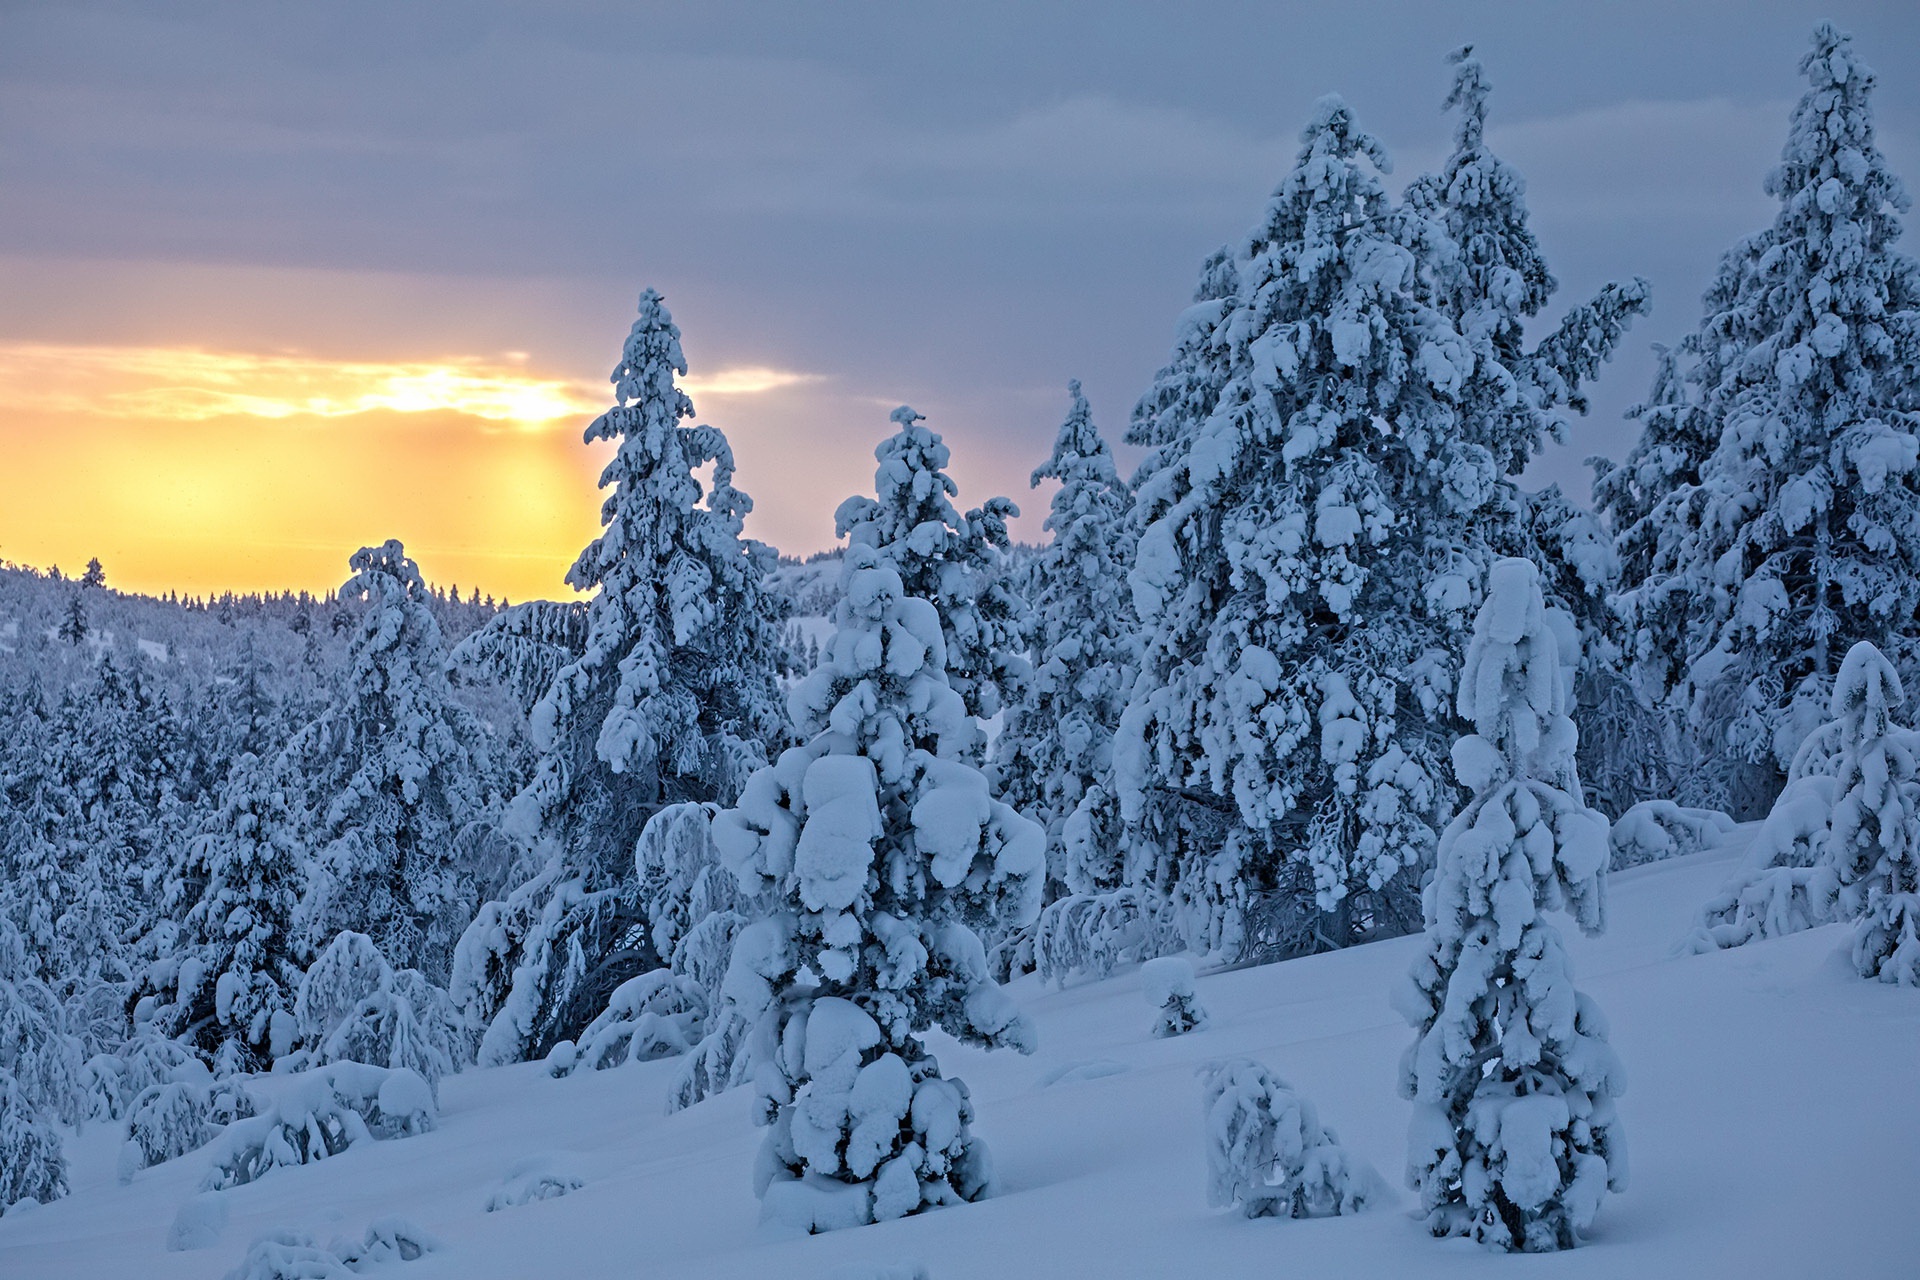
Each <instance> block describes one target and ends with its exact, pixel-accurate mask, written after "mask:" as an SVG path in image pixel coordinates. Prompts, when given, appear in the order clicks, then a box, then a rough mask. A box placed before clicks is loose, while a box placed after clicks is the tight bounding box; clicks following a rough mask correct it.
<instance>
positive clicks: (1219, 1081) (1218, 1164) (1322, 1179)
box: [1200, 1058, 1379, 1218]
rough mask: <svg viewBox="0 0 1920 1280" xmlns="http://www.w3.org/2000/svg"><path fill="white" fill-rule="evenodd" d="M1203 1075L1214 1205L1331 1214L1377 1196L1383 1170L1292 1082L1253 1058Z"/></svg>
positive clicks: (1253, 1214) (1257, 1214)
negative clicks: (1325, 1122)
mask: <svg viewBox="0 0 1920 1280" xmlns="http://www.w3.org/2000/svg"><path fill="white" fill-rule="evenodd" d="M1200 1074H1201V1077H1202V1079H1203V1080H1204V1082H1205V1088H1204V1093H1203V1099H1202V1103H1203V1109H1204V1112H1205V1115H1206V1135H1207V1202H1208V1203H1209V1204H1212V1205H1214V1206H1215V1207H1217V1208H1226V1207H1227V1206H1229V1205H1234V1204H1238V1205H1239V1206H1240V1211H1241V1212H1242V1213H1244V1214H1245V1215H1246V1216H1247V1217H1249V1218H1278V1217H1289V1218H1324V1217H1330V1216H1333V1215H1335V1214H1341V1213H1354V1212H1357V1211H1359V1210H1360V1209H1362V1208H1364V1207H1365V1206H1366V1204H1367V1202H1368V1201H1369V1200H1370V1199H1372V1198H1373V1196H1374V1190H1375V1188H1376V1187H1377V1186H1378V1185H1379V1175H1377V1174H1375V1173H1374V1172H1373V1170H1372V1169H1371V1168H1370V1167H1369V1166H1367V1165H1366V1164H1365V1163H1363V1162H1360V1161H1356V1160H1354V1159H1353V1158H1352V1157H1351V1156H1349V1155H1348V1154H1347V1150H1346V1148H1345V1147H1342V1146H1341V1145H1340V1141H1339V1139H1338V1138H1337V1137H1335V1135H1334V1132H1333V1130H1331V1129H1328V1128H1326V1127H1324V1126H1322V1125H1321V1123H1320V1118H1319V1115H1318V1114H1317V1113H1316V1112H1315V1111H1314V1108H1313V1104H1312V1103H1311V1102H1309V1101H1307V1100H1306V1099H1305V1098H1303V1097H1301V1096H1300V1095H1299V1094H1298V1093H1295V1092H1294V1090H1293V1088H1292V1086H1291V1085H1289V1084H1288V1083H1287V1082H1286V1081H1284V1080H1282V1079H1280V1078H1279V1077H1278V1076H1276V1075H1274V1074H1273V1073H1272V1072H1271V1071H1269V1070H1267V1069H1266V1067H1264V1066H1262V1065H1261V1064H1260V1063H1258V1062H1254V1061H1252V1060H1251V1059H1247V1058H1237V1059H1233V1060H1231V1061H1227V1062H1216V1063H1212V1064H1210V1065H1208V1066H1206V1067H1203V1068H1201V1071H1200Z"/></svg>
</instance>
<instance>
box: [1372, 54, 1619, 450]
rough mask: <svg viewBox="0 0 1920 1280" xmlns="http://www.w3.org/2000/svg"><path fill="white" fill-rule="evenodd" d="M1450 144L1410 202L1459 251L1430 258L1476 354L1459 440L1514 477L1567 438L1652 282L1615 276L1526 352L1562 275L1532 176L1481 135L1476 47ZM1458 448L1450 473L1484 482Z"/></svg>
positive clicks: (1437, 292) (1448, 310)
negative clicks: (1536, 219)
mask: <svg viewBox="0 0 1920 1280" xmlns="http://www.w3.org/2000/svg"><path fill="white" fill-rule="evenodd" d="M1449 61H1451V62H1452V63H1453V64H1454V78H1453V88H1452V91H1451V92H1450V93H1449V94H1448V96H1447V101H1446V106H1447V107H1448V108H1449V109H1454V108H1457V109H1458V110H1459V118H1458V121H1457V123H1456V124H1455V126H1454V147H1453V152H1452V154H1451V155H1449V156H1448V158H1447V161H1446V163H1445V164H1444V165H1443V166H1441V170H1440V172H1439V173H1438V174H1433V175H1428V176H1424V177H1421V178H1419V179H1417V180H1416V181H1415V182H1414V183H1413V184H1412V185H1411V186H1410V187H1409V188H1408V191H1407V203H1408V204H1409V205H1410V206H1411V207H1412V208H1413V209H1415V210H1416V211H1418V212H1419V213H1421V214H1423V215H1425V216H1426V217H1427V218H1429V219H1430V220H1431V221H1432V222H1433V223H1434V224H1436V225H1437V226H1438V227H1439V228H1440V229H1441V230H1442V231H1443V232H1444V233H1445V235H1446V238H1447V239H1448V240H1449V241H1450V242H1451V249H1452V251H1451V252H1450V253H1449V252H1442V253H1439V254H1437V255H1435V257H1434V258H1433V259H1431V261H1430V266H1431V275H1430V277H1429V281H1430V284H1429V290H1430V294H1431V297H1432V301H1433V302H1434V304H1435V305H1436V306H1437V307H1439V309H1440V310H1441V311H1442V312H1443V313H1444V314H1446V315H1447V316H1448V317H1449V318H1450V319H1452V321H1453V323H1454V327H1455V328H1456V329H1457V330H1458V331H1459V334H1460V336H1461V338H1463V339H1464V340H1465V341H1466V342H1467V343H1468V344H1469V345H1470V346H1471V347H1472V348H1473V349H1474V353H1475V355H1476V356H1477V357H1479V358H1478V359H1477V360H1475V362H1474V364H1473V366H1472V369H1471V371H1470V372H1469V373H1467V375H1466V377H1465V379H1464V382H1463V384H1462V386H1461V389H1460V392H1459V394H1458V402H1459V417H1460V423H1459V427H1458V429H1457V430H1458V434H1459V436H1460V437H1461V438H1462V439H1463V440H1465V441H1467V442H1469V443H1470V444H1472V445H1478V446H1479V447H1480V448H1483V449H1486V450H1487V451H1488V452H1489V453H1490V454H1492V457H1493V462H1494V464H1495V466H1496V468H1497V472H1496V474H1499V475H1503V476H1512V475H1517V474H1519V472H1520V471H1521V470H1522V469H1524V468H1525V467H1526V465H1527V463H1528V462H1529V461H1531V460H1532V458H1533V456H1534V455H1535V454H1537V453H1539V452H1540V450H1541V448H1542V447H1543V446H1544V445H1545V444H1546V442H1547V441H1549V440H1552V441H1556V442H1559V443H1563V444H1564V443H1565V442H1566V437H1567V425H1568V413H1569V411H1572V412H1581V413H1584V412H1585V411H1586V407H1587V405H1586V400H1585V398H1584V397H1583V396H1582V394H1581V386H1582V384H1584V383H1586V382H1589V381H1591V380H1592V379H1593V378H1594V377H1595V376H1596V375H1597V374H1598V373H1599V371H1600V366H1601V365H1602V364H1603V363H1605V361H1606V360H1607V359H1608V358H1609V357H1610V356H1611V355H1612V354H1613V351H1614V348H1615V347H1616V346H1618V345H1619V342H1620V339H1621V337H1622V336H1624V334H1625V333H1626V329H1627V326H1628V325H1629V324H1630V323H1631V322H1632V320H1633V318H1634V317H1635V316H1636V315H1640V314H1642V313H1644V312H1645V311H1646V309H1647V300H1648V289H1647V282H1646V281H1645V280H1642V279H1639V278H1635V279H1632V280H1629V281H1627V282H1625V283H1617V282H1616V283H1611V284H1608V285H1606V286H1605V287H1604V288H1602V289H1601V290H1600V292H1599V293H1597V294H1595V295H1594V296H1593V298H1591V299H1590V300H1589V301H1587V302H1585V303H1583V304H1581V305H1580V306H1577V307H1574V308H1573V309H1572V310H1570V311H1569V312H1568V313H1567V315H1566V316H1565V318H1563V319H1562V320H1561V322H1560V323H1559V325H1558V326H1556V327H1555V329H1554V331H1553V332H1552V333H1550V334H1548V335H1547V336H1546V337H1545V338H1544V339H1542V340H1541V341H1540V342H1539V343H1538V344H1536V345H1535V346H1534V348H1533V349H1532V350H1531V351H1529V350H1528V349H1527V347H1526V331H1525V330H1526V323H1527V321H1528V320H1530V319H1531V318H1532V317H1534V316H1535V315H1537V314H1539V312H1540V309H1541V308H1542V307H1544V306H1545V305H1546V304H1547V302H1548V301H1549V300H1550V299H1551V298H1552V296H1553V293H1554V290H1555V289H1557V288H1558V287H1559V286H1558V283H1557V282H1556V281H1555V280H1554V278H1553V273H1552V272H1551V270H1550V269H1549V268H1548V266H1547V262H1546V259H1545V258H1544V257H1543V256H1542V254H1541V252H1540V244H1539V241H1538V240H1537V239H1536V238H1535V237H1534V234H1533V231H1532V229H1531V228H1530V227H1529V226H1528V225H1527V205H1526V182H1525V180H1524V179H1523V178H1522V177H1521V176H1520V174H1519V172H1518V171H1517V170H1515V169H1514V168H1513V166H1512V165H1509V164H1508V163H1507V162H1506V161H1504V160H1502V159H1501V158H1500V157H1499V156H1497V155H1495V154H1494V153H1493V152H1492V150H1490V149H1489V148H1488V146H1487V143H1486V127H1487V99H1488V97H1489V95H1490V94H1491V92H1492V86H1491V85H1490V84H1489V83H1488V82H1487V78H1486V73H1485V69H1484V68H1483V67H1482V66H1481V64H1480V61H1479V59H1477V58H1475V57H1473V50H1472V48H1471V46H1469V47H1467V48H1464V49H1461V50H1459V51H1457V52H1455V53H1454V54H1453V55H1452V56H1451V57H1450V58H1449ZM1476 461H1477V459H1475V458H1474V457H1473V455H1472V454H1471V453H1470V452H1467V451H1465V450H1463V451H1462V452H1461V454H1460V456H1459V457H1458V458H1457V459H1455V460H1454V469H1453V470H1452V471H1451V472H1450V474H1449V476H1448V479H1449V481H1450V482H1452V483H1454V484H1456V485H1463V486H1471V485H1481V484H1485V483H1487V480H1486V478H1485V476H1484V473H1483V472H1482V471H1481V470H1480V468H1478V467H1476V466H1474V465H1473V463H1474V462H1476Z"/></svg>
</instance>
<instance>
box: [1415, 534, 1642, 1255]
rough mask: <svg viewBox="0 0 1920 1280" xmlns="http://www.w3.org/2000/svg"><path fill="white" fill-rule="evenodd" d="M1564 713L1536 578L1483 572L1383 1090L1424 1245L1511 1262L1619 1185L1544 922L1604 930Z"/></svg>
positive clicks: (1596, 849)
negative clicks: (1450, 796) (1458, 807)
mask: <svg viewBox="0 0 1920 1280" xmlns="http://www.w3.org/2000/svg"><path fill="white" fill-rule="evenodd" d="M1566 708H1567V697H1566V682H1565V681H1564V680H1563V679H1562V674H1561V671H1560V661H1559V652H1558V641H1557V640H1556V638H1555V636H1554V633H1553V630H1552V628H1551V627H1550V626H1549V624H1548V620H1547V617H1546V610H1545V607H1544V604H1543V601H1542V600H1541V595H1540V588H1539V582H1538V573H1537V570H1535V568H1534V566H1533V565H1532V564H1531V563H1529V562H1528V561H1524V560H1501V561H1499V562H1497V563H1496V564H1495V565H1494V566H1493V568H1492V570H1491V571H1490V572H1489V574H1488V578H1487V591H1486V603H1485V604H1484V605H1482V606H1481V609H1480V613H1479V616H1478V618H1477V620H1476V622H1475V624H1474V631H1473V643H1472V646H1471V647H1470V648H1469V650H1468V652H1467V657H1466V662H1465V664H1464V666H1463V668H1462V671H1461V678H1460V693H1459V710H1460V715H1461V717H1462V718H1463V719H1465V720H1467V721H1468V722H1469V723H1470V724H1471V725H1472V726H1473V728H1474V729H1475V732H1474V733H1472V734H1469V735H1466V736H1464V737H1462V738H1460V739H1459V740H1458V741H1457V742H1456V743H1455V744H1454V748H1453V761H1454V769H1455V772H1456V774H1457V776H1458V777H1459V779H1460V781H1461V783H1462V784H1463V785H1464V786H1467V787H1469V788H1471V789H1472V790H1473V792H1474V797H1473V799H1472V801H1471V802H1469V803H1468V805H1467V806H1466V808H1464V809H1463V810H1462V811H1461V812H1460V814H1459V816H1457V817H1456V818H1454V820H1453V821H1452V822H1451V823H1449V824H1448V826H1447V829H1446V831H1445V833H1444V834H1443V835H1442V836H1441V839H1440V853H1439V862H1438V865H1437V866H1436V868H1435V870H1434V875H1433V879H1432V881H1431V882H1430V883H1429V884H1428V886H1427V889H1426V894H1425V906H1426V920H1427V942H1426V947H1425V950H1424V953H1423V954H1422V955H1421V957H1420V959H1419V960H1418V961H1416V963H1415V964H1414V967H1413V971H1412V973H1411V974H1410V975H1409V981H1408V982H1407V983H1405V984H1404V985H1403V987H1402V988H1401V989H1400V990H1399V991H1397V992H1396V993H1395V1005H1396V1007H1398V1008H1399V1009H1400V1011H1401V1012H1402V1013H1403V1014H1404V1015H1405V1016H1406V1018H1407V1020H1408V1021H1409V1022H1410V1023H1412V1024H1413V1025H1414V1026H1415V1027H1416V1028H1417V1030H1418V1035H1417V1036H1416V1038H1415V1040H1414V1043H1413V1044H1412V1045H1410V1046H1409V1047H1408V1049H1407V1052H1406V1055H1405V1056H1404V1057H1403V1058H1402V1060H1401V1066H1400V1088H1401V1092H1402V1094H1404V1095H1405V1096H1407V1097H1410V1098H1412V1099H1413V1103H1414V1107H1413V1120H1412V1123H1411V1127H1410V1130H1409V1134H1408V1139H1407V1179H1408V1182H1409V1184H1410V1185H1411V1186H1413V1187H1414V1188H1415V1189H1416V1190H1418V1191H1419V1192H1420V1199H1421V1205H1422V1207H1423V1208H1424V1209H1425V1211H1426V1215H1427V1225H1428V1228H1429V1229H1430V1230H1431V1231H1432V1232H1433V1233H1434V1234H1435V1235H1471V1236H1473V1237H1474V1238H1475V1239H1476V1240H1479V1241H1481V1242H1482V1243H1484V1244H1486V1245H1488V1246H1490V1247H1493V1248H1498V1249H1513V1250H1524V1251H1527V1252H1534V1251H1545V1250H1553V1249H1564V1248H1569V1247H1571V1246H1572V1245H1574V1244H1575V1243H1576V1242H1577V1241H1578V1238H1579V1236H1580V1234H1581V1233H1583V1232H1585V1231H1586V1230H1587V1228H1588V1226H1589V1225H1590V1224H1591V1223H1592V1221H1593V1217H1594V1214H1595V1212H1596V1211H1597V1210H1598V1209H1599V1207H1600V1202H1601V1199H1602V1198H1603V1197H1604V1196H1605V1194H1606V1192H1607V1191H1608V1189H1613V1190H1616V1191H1617V1190H1620V1189H1621V1188H1622V1187H1623V1186H1624V1184H1625V1181H1626V1161H1625V1151H1624V1149H1623V1147H1622V1145H1621V1136H1620V1131H1619V1124H1618V1119H1617V1116H1616V1114H1615V1108H1614V1099H1615V1098H1616V1097H1618V1096H1619V1095H1620V1093H1621V1092H1622V1090H1623V1089H1624V1087H1625V1077H1624V1074H1623V1071H1622V1069H1621V1066H1620V1063H1619V1060H1618V1059H1617V1058H1616V1057H1615V1055H1614V1053H1613V1050H1612V1048H1611V1047H1609V1045H1608V1044H1607V1025H1606V1021H1605V1019H1604V1018H1603V1017H1602V1016H1601V1014H1600V1011H1599V1009H1598V1007H1597V1006H1595V1005H1594V1003H1593V1002H1592V1001H1591V1000H1589V999H1588V998H1587V997H1586V996H1585V995H1584V994H1582V993H1581V992H1579V991H1578V990H1576V989H1575V987H1574V985H1573V974H1572V966H1571V964H1570V962H1569V961H1568V959H1567V953H1566V949H1565V947H1564V945H1563V944H1562V943H1561V941H1560V934H1559V932H1558V930H1556V929H1555V928H1554V927H1553V926H1552V925H1551V924H1549V923H1548V922H1547V920H1546V918H1545V916H1546V913H1547V912H1548V911H1552V910H1564V911H1567V912H1569V913H1570V914H1571V915H1572V916H1573V917H1574V919H1575V920H1576V921H1577V922H1578V923H1579V925H1580V926H1581V928H1582V929H1584V930H1586V931H1587V932H1589V933H1598V932H1599V931H1600V930H1601V929H1602V928H1603V927H1604V925H1605V922H1606V869H1607V857H1608V848H1607V820H1606V819H1605V818H1604V817H1603V816H1601V815H1600V814H1599V813H1597V812H1595V811H1594V810H1592V809H1589V808H1587V807H1586V805H1585V804H1584V803H1583V802H1582V799H1581V790H1580V779H1579V774H1578V770H1577V768H1576V767H1575V763H1574V749H1575V746H1576V743H1577V739H1578V733H1577V731H1576V730H1575V728H1574V725H1573V721H1572V720H1570V719H1569V718H1568V717H1567V714H1566Z"/></svg>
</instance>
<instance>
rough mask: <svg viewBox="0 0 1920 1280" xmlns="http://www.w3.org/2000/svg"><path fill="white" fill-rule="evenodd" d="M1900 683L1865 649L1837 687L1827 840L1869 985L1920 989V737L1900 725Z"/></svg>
mask: <svg viewBox="0 0 1920 1280" xmlns="http://www.w3.org/2000/svg"><path fill="white" fill-rule="evenodd" d="M1904 701H1905V693H1904V691H1903V690H1902V689H1901V687H1900V677H1899V675H1898V674H1897V673H1896V672H1895V671H1894V669H1893V664H1892V663H1890V662H1888V661H1887V660H1886V658H1885V656H1883V655H1882V654H1881V652H1880V651H1879V650H1878V649H1876V648H1874V647H1873V646H1872V645H1871V644H1868V643H1867V642H1866V641H1864V640H1863V641H1861V642H1860V643H1858V644H1856V645H1854V646H1853V648H1852V649H1850V650H1849V651H1848V652H1847V657H1846V660H1845V661H1844V662H1843V663H1842V664H1841V666H1840V675H1839V678H1838V679H1836V680H1835V681H1834V685H1833V708H1832V711H1833V718H1834V720H1835V721H1837V722H1838V723H1839V724H1840V725H1841V731H1840V732H1841V750H1840V768H1839V771H1838V772H1837V773H1836V775H1835V777H1834V784H1833V789H1834V791H1835V793H1836V795H1837V798H1836V799H1835V801H1834V806H1833V821H1832V826H1831V830H1830V833H1829V835H1828V837H1827V862H1828V864H1829V865H1830V866H1831V867H1832V868H1833V877H1834V882H1835V887H1836V890H1837V897H1838V902H1837V904H1836V905H1837V907H1838V914H1840V915H1841V916H1843V917H1847V918H1851V919H1852V920H1854V921H1855V927H1854V939H1853V964H1854V968H1855V969H1857V970H1859V972H1860V976H1861V977H1863V978H1878V979H1879V980H1880V981H1882V982H1895V983H1899V984H1901V985H1902V986H1916V985H1920V734H1915V733H1914V732H1913V731H1912V730H1911V729H1907V728H1905V727H1903V726H1901V725H1898V724H1895V723H1894V719H1893V717H1894V712H1895V711H1896V710H1897V709H1898V708H1900V707H1901V706H1902V705H1903V703H1904Z"/></svg>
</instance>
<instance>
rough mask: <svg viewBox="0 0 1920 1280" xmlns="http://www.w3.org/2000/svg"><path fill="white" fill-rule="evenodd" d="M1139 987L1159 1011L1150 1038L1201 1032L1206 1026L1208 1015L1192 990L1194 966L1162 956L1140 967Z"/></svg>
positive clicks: (1177, 959)
mask: <svg viewBox="0 0 1920 1280" xmlns="http://www.w3.org/2000/svg"><path fill="white" fill-rule="evenodd" d="M1140 986H1141V989H1142V990H1144V991H1145V992H1146V993H1147V1000H1148V1002H1149V1003H1151V1004H1152V1005H1153V1007H1154V1008H1155V1009H1157V1010H1158V1011H1159V1016H1158V1017H1156V1018H1155V1019H1154V1023H1153V1034H1154V1035H1156V1036H1163V1037H1164V1036H1179V1035H1185V1034H1186V1033H1187V1032H1189V1031H1201V1030H1204V1029H1205V1028H1206V1025H1207V1011H1206V1010H1205V1009H1203V1008H1201V1006H1200V997H1199V996H1197V995H1196V994H1194V990H1193V965H1192V963H1191V962H1189V961H1187V960H1184V959H1182V958H1181V957H1179V956H1161V957H1160V958H1159V959H1157V960H1149V961H1147V962H1146V963H1145V964H1143V965H1141V966H1140Z"/></svg>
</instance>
